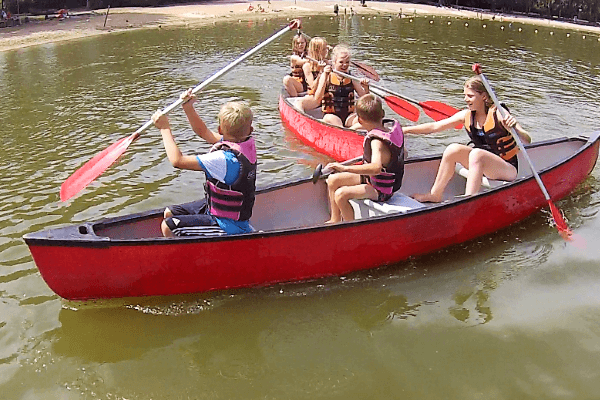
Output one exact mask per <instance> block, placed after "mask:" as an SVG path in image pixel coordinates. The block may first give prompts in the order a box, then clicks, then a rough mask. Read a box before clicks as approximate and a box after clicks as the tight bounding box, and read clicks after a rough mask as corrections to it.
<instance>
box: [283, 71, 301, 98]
mask: <svg viewBox="0 0 600 400" xmlns="http://www.w3.org/2000/svg"><path fill="white" fill-rule="evenodd" d="M283 86H285V90H287V92H288V93H289V95H290V96H291V97H297V96H298V93H300V92H302V84H301V83H300V82H298V81H297V80H296V79H294V78H292V77H291V76H289V75H286V76H284V77H283Z"/></svg>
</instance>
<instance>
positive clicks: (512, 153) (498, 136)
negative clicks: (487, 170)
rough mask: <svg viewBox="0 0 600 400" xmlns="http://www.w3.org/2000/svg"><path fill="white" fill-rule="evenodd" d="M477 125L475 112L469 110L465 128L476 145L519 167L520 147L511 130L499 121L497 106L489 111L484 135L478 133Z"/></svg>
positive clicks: (484, 126)
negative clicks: (518, 155)
mask: <svg viewBox="0 0 600 400" xmlns="http://www.w3.org/2000/svg"><path fill="white" fill-rule="evenodd" d="M475 126H476V125H475V113H474V112H471V110H468V111H467V114H466V115H465V129H466V130H467V133H468V134H469V138H470V139H471V142H472V143H473V144H474V145H475V147H476V148H480V149H484V150H487V151H490V152H492V153H494V154H496V155H498V156H500V157H501V158H502V159H503V160H505V161H507V162H508V163H510V164H512V165H514V166H515V167H517V165H518V164H517V153H518V151H519V148H518V147H517V143H516V142H515V139H514V138H513V136H512V135H511V134H510V132H509V131H507V130H506V129H505V128H504V126H503V125H502V123H501V122H500V121H498V117H497V116H496V107H495V106H494V107H491V108H490V109H489V110H488V112H487V117H486V119H485V123H484V124H483V135H482V136H480V135H477V133H476V132H477V130H478V129H477V128H475Z"/></svg>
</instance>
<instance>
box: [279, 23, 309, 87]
mask: <svg viewBox="0 0 600 400" xmlns="http://www.w3.org/2000/svg"><path fill="white" fill-rule="evenodd" d="M305 57H306V38H305V37H304V36H303V35H302V34H300V33H299V34H297V35H295V36H294V38H293V39H292V55H291V56H290V67H291V69H292V71H291V72H290V74H289V75H286V76H284V77H283V86H284V87H285V89H286V90H287V92H288V93H289V95H290V96H292V97H296V96H298V94H299V93H301V92H306V91H307V90H308V84H307V83H306V79H305V78H304V70H303V69H302V66H303V65H304V64H305V63H306V62H307V60H306V59H305Z"/></svg>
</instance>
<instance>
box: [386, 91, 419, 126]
mask: <svg viewBox="0 0 600 400" xmlns="http://www.w3.org/2000/svg"><path fill="white" fill-rule="evenodd" d="M384 99H385V102H386V103H387V105H388V106H390V108H391V109H392V110H393V111H394V112H395V113H396V114H398V115H401V116H402V117H404V118H406V119H408V120H409V121H413V122H416V121H418V120H419V113H420V111H419V109H418V108H417V107H415V106H413V105H412V104H410V103H409V102H408V101H406V100H402V99H401V98H398V97H396V96H385V97H384Z"/></svg>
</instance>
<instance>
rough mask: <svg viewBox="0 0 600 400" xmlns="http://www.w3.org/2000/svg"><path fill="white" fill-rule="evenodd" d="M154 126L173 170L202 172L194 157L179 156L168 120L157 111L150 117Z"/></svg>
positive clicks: (179, 152)
mask: <svg viewBox="0 0 600 400" xmlns="http://www.w3.org/2000/svg"><path fill="white" fill-rule="evenodd" d="M152 121H154V125H155V126H156V127H157V128H158V129H160V134H161V135H162V137H163V144H164V146H165V151H166V152H167V158H168V159H169V161H170V162H171V165H173V166H174V167H175V168H180V169H190V170H194V171H202V168H201V167H200V164H198V159H197V158H196V156H184V155H183V154H181V151H180V150H179V147H177V143H175V139H173V133H172V132H171V126H170V125H169V118H168V117H167V116H166V115H163V114H161V112H160V111H157V112H156V113H155V114H154V115H153V116H152Z"/></svg>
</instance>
